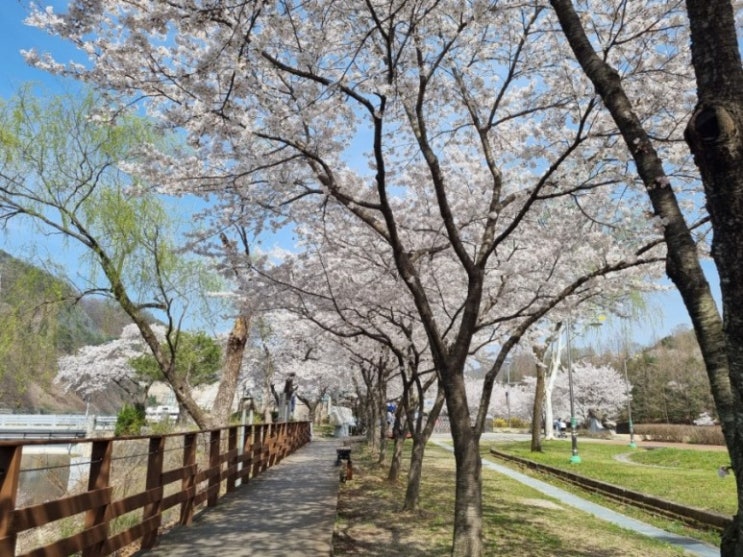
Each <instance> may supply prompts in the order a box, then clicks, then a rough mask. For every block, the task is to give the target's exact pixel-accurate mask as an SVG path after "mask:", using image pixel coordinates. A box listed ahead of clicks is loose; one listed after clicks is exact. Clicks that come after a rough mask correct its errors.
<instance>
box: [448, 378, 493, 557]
mask: <svg viewBox="0 0 743 557" xmlns="http://www.w3.org/2000/svg"><path fill="white" fill-rule="evenodd" d="M452 380H453V381H452V383H451V385H450V386H449V388H448V392H447V397H446V402H447V409H448V411H449V423H450V425H451V433H452V440H453V444H454V459H455V461H456V487H455V501H454V540H453V544H452V553H451V554H452V557H480V556H481V555H483V554H484V553H483V541H482V460H481V458H480V436H479V434H477V433H476V431H475V429H474V428H473V427H472V425H471V424H470V413H469V410H468V408H467V397H466V394H465V388H464V380H463V379H462V376H461V375H455V376H454V377H452ZM445 388H446V387H445Z"/></svg>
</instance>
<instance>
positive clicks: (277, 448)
mask: <svg viewBox="0 0 743 557" xmlns="http://www.w3.org/2000/svg"><path fill="white" fill-rule="evenodd" d="M309 440H310V425H309V423H308V422H293V423H284V424H261V425H254V426H239V425H235V426H230V427H225V428H218V429H212V430H205V431H191V432H186V433H172V434H164V435H152V436H135V437H117V438H112V437H111V438H97V439H73V438H70V439H48V440H30V439H24V440H7V441H5V440H0V555H3V556H9V557H10V556H15V557H33V556H37V555H38V556H41V555H43V556H44V557H64V556H66V555H69V554H70V553H71V552H72V553H77V552H79V553H81V554H82V555H83V556H84V557H103V556H105V555H110V554H112V553H114V552H115V551H117V550H119V549H121V548H122V547H125V546H127V545H130V544H133V543H137V542H138V543H139V546H140V547H141V548H149V547H152V546H153V545H154V543H155V541H156V538H157V535H158V533H159V531H160V529H161V527H162V526H163V525H165V513H166V512H168V510H169V509H171V508H172V507H175V509H173V511H171V512H170V514H171V515H172V513H173V512H175V513H176V514H175V515H174V518H173V517H171V522H174V523H177V524H179V525H182V526H188V525H189V524H190V523H191V521H192V520H193V516H194V513H195V512H196V511H197V510H199V508H202V507H203V506H204V505H206V506H213V505H217V504H218V501H219V498H220V497H221V496H222V495H224V494H225V493H227V492H229V491H233V490H235V489H236V488H237V486H238V485H242V484H245V483H246V482H248V481H249V479H250V478H252V477H254V476H256V475H257V474H260V473H261V472H263V471H265V470H266V469H268V468H269V467H270V466H273V465H274V464H276V463H278V462H279V461H281V460H282V459H283V458H284V457H285V456H286V455H288V454H290V453H291V452H293V451H295V450H297V449H298V448H299V447H301V446H302V445H304V444H305V443H307V442H308V441H309ZM143 441H146V443H147V446H148V448H147V452H146V454H142V452H143V451H142V449H139V452H137V451H138V449H137V447H139V446H141V445H142V442H143ZM38 445H66V446H67V447H69V448H70V449H71V448H72V446H73V445H75V446H77V447H78V448H82V449H83V451H82V452H83V453H84V454H90V460H89V462H88V463H87V470H86V472H87V483H86V485H85V486H84V487H83V490H82V493H74V494H65V495H64V496H63V497H59V498H57V499H54V500H51V501H46V502H43V503H39V504H33V505H29V506H22V507H19V506H17V503H18V501H19V500H20V497H19V493H18V490H19V484H20V477H21V475H22V474H23V473H24V472H25V470H24V469H23V467H22V465H21V460H22V457H23V449H24V447H28V446H38ZM173 446H176V447H177V449H174V448H172V447H173ZM204 447H205V448H204ZM200 448H201V450H199V449H200ZM132 455H133V456H132ZM142 457H145V458H144V459H143V458H142ZM119 460H122V461H124V460H129V461H131V462H134V464H131V463H129V462H127V464H126V465H123V466H120V468H121V469H123V470H124V471H125V472H126V473H127V474H129V475H132V474H133V475H134V476H136V477H138V478H139V481H138V482H135V480H136V479H137V478H136V477H135V478H134V479H132V478H128V479H126V481H125V480H124V479H122V478H120V477H118V475H117V469H118V467H117V465H118V461H119ZM77 465H78V466H80V464H77ZM122 476H123V472H122ZM127 482H128V483H136V484H137V486H138V487H137V488H135V489H134V490H133V491H132V490H131V489H128V490H127V489H125V488H124V485H125V484H126V483H127ZM137 489H139V491H137ZM79 516H82V517H83V519H82V520H80V519H79V518H78V517H79ZM56 521H65V522H64V526H62V525H60V527H59V528H56V529H55V528H48V527H47V528H44V532H48V531H57V532H59V536H58V538H57V539H49V538H45V539H41V538H39V539H36V540H35V541H33V542H32V541H30V539H31V538H32V534H34V533H36V532H38V531H40V530H39V529H41V528H43V527H45V526H48V525H49V524H52V523H54V522H56ZM63 532H64V537H63V534H62V533H63ZM70 532H72V533H70Z"/></svg>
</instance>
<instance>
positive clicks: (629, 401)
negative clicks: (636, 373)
mask: <svg viewBox="0 0 743 557" xmlns="http://www.w3.org/2000/svg"><path fill="white" fill-rule="evenodd" d="M624 383H625V385H626V389H627V419H628V420H629V446H630V448H632V449H636V448H637V443H635V426H634V425H633V424H632V390H631V388H630V384H629V376H628V375H627V358H625V359H624Z"/></svg>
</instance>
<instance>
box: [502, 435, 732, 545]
mask: <svg viewBox="0 0 743 557" xmlns="http://www.w3.org/2000/svg"><path fill="white" fill-rule="evenodd" d="M490 454H492V455H493V456H495V457H498V458H500V459H502V460H506V461H509V462H514V463H516V464H519V465H520V466H526V467H527V468H531V469H532V470H536V471H537V472H541V473H543V474H549V475H551V476H554V477H557V478H560V479H561V480H563V481H566V482H568V483H570V484H573V485H575V486H578V487H580V488H581V489H585V490H588V491H591V492H594V493H598V494H599V495H603V496H604V497H609V498H611V499H614V500H616V501H619V502H621V503H624V504H626V505H629V506H632V507H637V508H640V509H643V510H645V511H647V512H650V513H652V514H656V515H660V516H663V517H666V518H671V519H673V520H678V521H680V522H683V523H684V524H686V525H688V526H691V527H692V528H701V529H703V530H716V531H718V532H722V531H723V530H724V529H725V528H726V527H727V526H728V525H729V524H730V522H731V521H732V517H729V516H725V515H722V514H719V513H714V512H710V511H705V510H703V509H696V508H693V507H686V506H684V505H679V504H678V503H674V502H673V501H667V500H665V499H660V498H659V497H653V496H651V495H645V494H644V493H638V492H637V491H632V490H629V489H625V488H623V487H619V486H616V485H613V484H609V483H606V482H602V481H599V480H594V479H592V478H586V477H585V476H580V475H578V474H573V473H572V472H568V471H566V470H561V469H559V468H555V467H553V466H547V465H545V464H539V463H538V462H534V461H533V460H528V459H525V458H521V457H518V456H513V455H509V454H507V453H503V452H500V451H498V450H496V449H492V448H491V449H490Z"/></svg>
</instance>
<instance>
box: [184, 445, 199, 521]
mask: <svg viewBox="0 0 743 557" xmlns="http://www.w3.org/2000/svg"><path fill="white" fill-rule="evenodd" d="M195 465H196V434H195V433H186V434H185V435H184V436H183V467H184V468H185V467H194V466H195ZM186 474H187V475H186V476H185V477H184V478H183V480H181V489H182V490H183V491H185V492H186V493H188V494H189V495H188V497H187V498H186V500H185V501H183V503H181V524H182V525H184V526H187V525H189V524H191V522H192V521H193V500H194V497H195V496H196V471H195V470H193V471H191V470H189V471H188V472H186Z"/></svg>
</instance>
